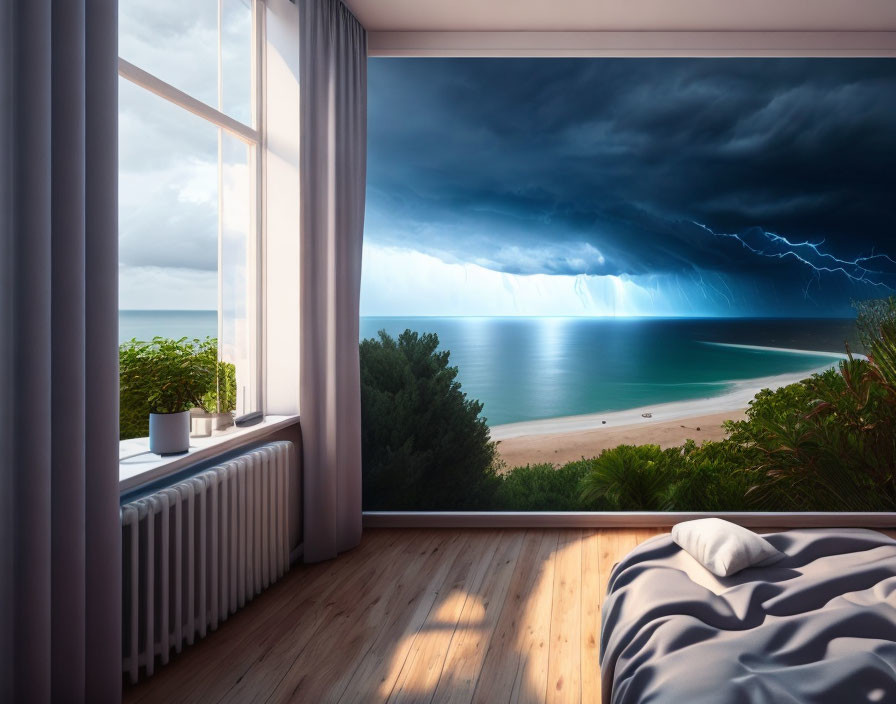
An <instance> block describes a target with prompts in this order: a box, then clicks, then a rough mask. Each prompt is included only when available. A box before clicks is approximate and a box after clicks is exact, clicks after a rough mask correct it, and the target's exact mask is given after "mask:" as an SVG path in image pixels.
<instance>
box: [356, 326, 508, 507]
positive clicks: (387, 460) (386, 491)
mask: <svg viewBox="0 0 896 704" xmlns="http://www.w3.org/2000/svg"><path fill="white" fill-rule="evenodd" d="M438 347H439V338H438V336H437V335H434V334H429V333H424V334H418V333H416V332H412V331H411V330H405V331H404V332H403V333H402V334H401V335H399V336H398V339H397V340H396V339H394V338H392V337H390V336H389V335H388V334H386V332H385V331H381V332H380V333H379V339H369V340H363V341H362V342H361V346H360V357H361V420H362V424H361V451H362V458H363V480H364V481H363V500H364V507H365V508H366V509H369V510H459V509H468V510H470V509H481V508H489V507H491V506H492V503H493V497H494V493H495V490H496V489H497V487H498V482H499V481H500V480H499V478H498V476H497V474H496V471H495V464H496V449H495V443H493V442H492V441H491V438H490V435H489V430H488V426H487V425H486V423H485V419H484V418H481V417H480V416H479V414H480V412H481V411H482V404H481V403H479V402H478V401H475V400H472V399H468V398H467V395H466V394H465V393H464V392H462V391H461V385H460V383H459V382H458V381H457V379H456V377H457V367H452V366H449V363H448V362H449V352H448V351H447V350H443V351H439V349H438Z"/></svg>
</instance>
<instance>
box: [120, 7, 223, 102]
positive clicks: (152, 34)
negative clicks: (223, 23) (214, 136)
mask: <svg viewBox="0 0 896 704" xmlns="http://www.w3.org/2000/svg"><path fill="white" fill-rule="evenodd" d="M118 44H119V46H118V52H119V55H120V56H121V58H123V59H125V60H127V61H130V62H131V63H132V64H135V65H136V66H139V67H140V68H142V69H143V70H144V71H148V72H149V73H151V74H153V75H154V76H156V77H157V78H160V79H162V80H163V81H165V82H166V83H170V84H171V85H173V86H174V87H175V88H179V89H180V90H182V91H184V92H185V93H189V94H190V95H191V96H193V97H194V98H197V99H199V100H201V101H202V102H203V103H206V104H207V105H211V106H212V107H217V105H218V2H217V0H187V1H185V0H120V2H119V7H118Z"/></svg>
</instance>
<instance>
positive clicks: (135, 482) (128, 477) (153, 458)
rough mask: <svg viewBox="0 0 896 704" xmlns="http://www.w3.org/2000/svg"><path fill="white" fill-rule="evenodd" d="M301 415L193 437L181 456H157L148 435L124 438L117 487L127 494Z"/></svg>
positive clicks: (278, 417) (121, 446)
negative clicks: (150, 445)
mask: <svg viewBox="0 0 896 704" xmlns="http://www.w3.org/2000/svg"><path fill="white" fill-rule="evenodd" d="M298 422H299V417H298V416H265V417H264V420H263V421H261V422H260V423H256V424H255V425H251V426H248V427H246V428H234V430H233V431H231V432H228V433H222V434H221V435H212V436H211V437H204V438H190V449H189V450H188V451H187V452H185V453H184V454H182V455H166V456H162V455H156V454H153V453H152V452H150V451H149V438H133V439H131V440H122V441H121V443H120V444H119V457H120V459H119V461H118V490H119V492H120V493H125V492H127V491H130V490H132V489H136V488H138V487H140V486H143V485H145V484H148V483H150V482H153V481H155V480H157V479H161V478H162V477H165V476H167V475H169V474H173V473H175V472H178V471H180V470H182V469H186V468H187V467H189V466H191V465H194V464H198V463H199V462H202V461H204V460H209V459H212V458H214V457H216V456H217V455H222V454H224V453H226V452H228V451H231V450H235V449H237V448H238V447H240V446H242V445H246V444H249V443H251V442H254V441H257V440H260V439H261V438H263V437H265V436H267V435H270V434H271V433H274V432H276V431H278V430H280V429H282V428H286V427H289V426H290V425H295V424H296V423H298Z"/></svg>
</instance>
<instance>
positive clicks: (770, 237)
mask: <svg viewBox="0 0 896 704" xmlns="http://www.w3.org/2000/svg"><path fill="white" fill-rule="evenodd" d="M691 222H692V223H693V224H694V225H696V226H697V227H699V228H701V229H702V230H704V231H706V232H708V233H709V234H711V235H713V236H714V237H726V238H728V239H733V240H736V241H738V242H740V244H741V246H743V248H744V249H746V250H748V251H750V252H752V253H753V254H756V255H758V256H761V257H770V258H772V259H786V258H792V259H796V260H797V261H798V262H800V263H802V264H804V265H805V266H807V267H809V268H810V269H811V270H812V279H810V282H809V283H811V281H812V280H818V281H820V280H821V275H822V273H830V274H842V275H843V276H845V277H846V278H847V279H849V280H850V281H852V282H854V283H859V284H868V285H871V286H877V287H880V288H885V289H887V290H890V291H893V290H896V288H894V286H893V284H892V283H890V282H891V281H892V280H893V277H894V276H896V272H888V271H882V270H881V269H879V268H871V267H872V266H874V264H872V262H878V263H879V264H877V266H879V265H880V264H886V263H890V264H894V265H896V259H894V258H893V257H891V256H890V255H889V254H884V253H878V252H874V251H873V250H872V251H871V253H870V254H866V255H862V256H860V257H856V258H855V259H841V258H839V257H836V256H834V255H833V254H831V253H830V252H825V251H823V250H822V246H823V245H824V240H822V241H821V242H809V241H806V242H791V241H790V240H789V239H788V238H786V237H784V236H782V235H779V234H777V233H775V232H769V231H767V230H760V236H761V237H762V238H763V239H764V241H765V243H766V246H761V245H760V246H757V245H755V244H750V243H749V242H747V240H746V239H745V238H744V236H743V235H740V234H738V233H727V232H716V231H715V230H713V229H712V228H710V227H709V226H707V225H704V224H703V223H699V222H697V221H696V220H691ZM867 265H871V266H867ZM805 293H806V295H807V296H808V295H809V284H807V285H806V291H805Z"/></svg>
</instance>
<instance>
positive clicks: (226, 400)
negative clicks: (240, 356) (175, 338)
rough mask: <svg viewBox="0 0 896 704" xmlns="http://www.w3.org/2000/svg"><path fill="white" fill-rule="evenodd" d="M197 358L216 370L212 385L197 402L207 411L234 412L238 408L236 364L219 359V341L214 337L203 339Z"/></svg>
mask: <svg viewBox="0 0 896 704" xmlns="http://www.w3.org/2000/svg"><path fill="white" fill-rule="evenodd" d="M196 356H197V359H198V360H200V362H201V363H202V364H203V365H205V366H207V367H211V368H213V369H214V370H215V379H214V383H213V384H212V385H211V387H210V388H209V389H208V391H206V392H205V393H204V394H203V395H202V399H201V403H199V404H197V405H198V406H199V407H201V408H202V409H203V410H204V411H206V412H207V413H232V412H233V411H235V410H236V366H235V365H234V364H232V363H231V362H220V361H218V341H217V339H215V338H213V337H209V338H206V339H205V340H203V341H202V342H201V343H200V344H199V346H198V348H197V350H196Z"/></svg>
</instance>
